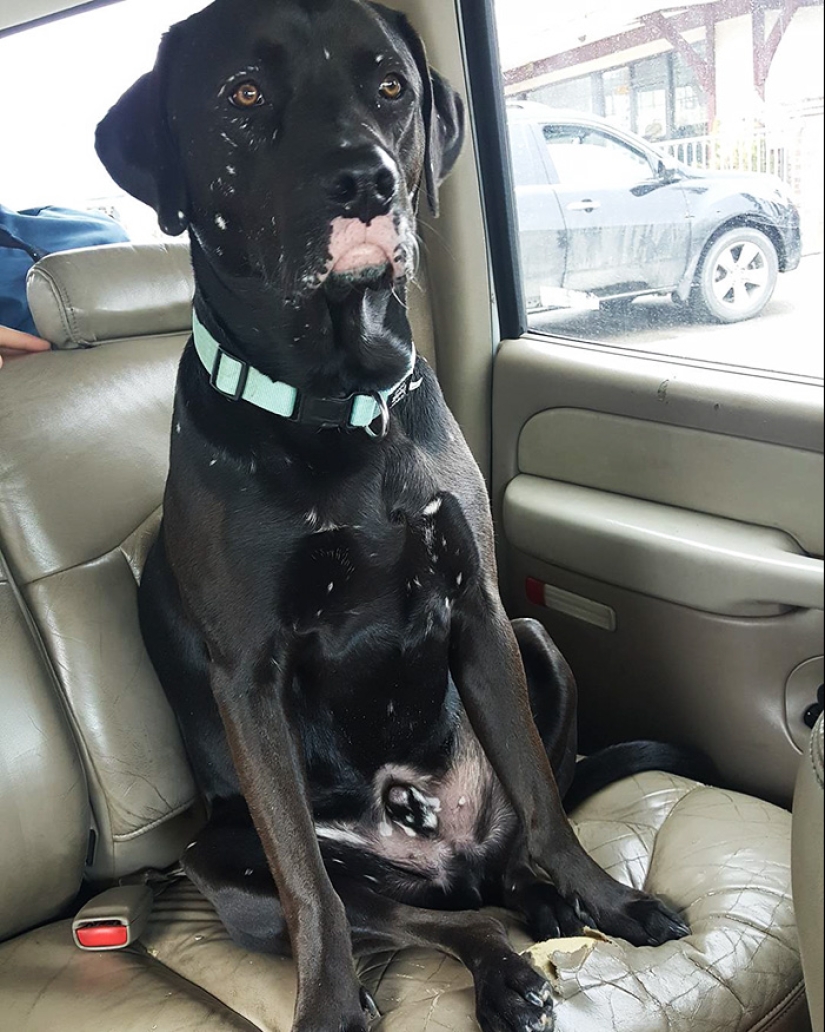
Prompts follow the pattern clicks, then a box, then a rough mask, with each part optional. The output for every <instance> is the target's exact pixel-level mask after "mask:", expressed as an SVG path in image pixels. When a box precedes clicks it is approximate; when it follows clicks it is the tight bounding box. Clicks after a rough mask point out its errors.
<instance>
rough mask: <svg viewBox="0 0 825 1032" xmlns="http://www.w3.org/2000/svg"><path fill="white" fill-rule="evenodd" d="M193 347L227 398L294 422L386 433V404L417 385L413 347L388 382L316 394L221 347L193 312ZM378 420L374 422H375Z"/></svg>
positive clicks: (389, 405)
mask: <svg viewBox="0 0 825 1032" xmlns="http://www.w3.org/2000/svg"><path fill="white" fill-rule="evenodd" d="M192 329H193V338H194V342H195V351H196V352H197V355H198V358H199V359H200V361H201V363H202V364H203V366H204V368H205V369H206V371H207V373H208V374H209V383H210V384H211V386H212V388H213V389H214V390H215V391H217V392H218V394H220V395H221V396H222V397H223V398H226V400H227V401H232V402H237V401H247V402H249V404H250V405H255V406H257V407H258V408H261V409H264V410H265V411H267V412H271V413H272V414H273V415H276V416H282V417H283V418H284V419H289V420H291V421H293V422H296V423H304V424H305V425H309V426H315V427H318V428H319V429H333V428H338V429H347V430H356V429H361V430H364V431H365V432H366V433H367V434H369V436H370V437H374V438H377V439H379V440H380V439H382V438H384V437H386V436H387V432H388V430H389V424H390V409H391V408H393V407H394V406H395V405H397V404H398V403H399V402H400V401H403V400H404V398H406V397H407V395H408V394H410V393H411V392H412V391H415V390H417V389H418V388H419V387H420V386H421V382H422V377H421V375H420V373H419V366H418V358H417V355H416V351H415V346H413V349H412V356H411V361H410V370H409V372H408V373H407V374H406V376H405V377H404V378H403V379H402V380H399V382H398V383H396V384H394V385H393V386H392V387H389V388H387V389H386V390H382V391H370V392H369V393H365V394H351V395H349V396H348V397H346V398H319V397H315V396H314V395H311V394H305V393H303V392H300V391H298V390H297V388H295V387H292V386H291V385H290V384H288V383H284V382H282V381H279V380H272V379H271V378H270V377H268V376H266V375H265V374H264V373H262V372H261V371H260V370H259V369H256V368H255V367H254V366H252V365H250V364H249V363H248V362H245V361H244V360H243V359H241V358H238V357H237V356H236V355H233V354H232V353H231V352H230V351H228V350H227V349H226V348H224V347H222V346H221V345H220V344H219V343H218V342H217V341H216V340H215V338H214V337H213V336H212V334H211V333H210V332H209V331H208V330H207V329H206V327H205V326H204V325H203V323H202V322H201V321H200V319H199V318H198V315H197V313H196V312H194V311H193V313H192ZM377 421H378V428H377V429H376V430H374V429H373V423H375V422H377Z"/></svg>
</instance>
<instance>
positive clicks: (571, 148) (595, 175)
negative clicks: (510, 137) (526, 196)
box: [542, 125, 651, 186]
mask: <svg viewBox="0 0 825 1032" xmlns="http://www.w3.org/2000/svg"><path fill="white" fill-rule="evenodd" d="M542 132H543V134H544V139H545V141H546V143H547V150H548V151H549V153H550V157H551V159H552V161H553V165H554V167H555V169H556V177H557V181H558V182H559V183H560V184H561V185H562V186H577V185H580V186H586V185H589V184H604V183H605V182H608V181H609V182H611V183H613V184H615V185H617V186H618V185H623V184H628V185H632V184H634V183H638V182H639V180H641V179H645V178H647V177H648V176H649V175H650V173H651V169H650V164H649V162H648V159H647V158H646V157H645V156H644V155H643V154H640V153H639V152H638V151H635V150H632V149H631V148H630V147H627V146H625V145H624V144H623V143H620V142H619V141H618V140H616V139H613V138H611V137H610V136H607V135H606V134H605V133H600V132H598V131H596V130H593V129H587V128H583V127H581V126H564V125H545V126H542Z"/></svg>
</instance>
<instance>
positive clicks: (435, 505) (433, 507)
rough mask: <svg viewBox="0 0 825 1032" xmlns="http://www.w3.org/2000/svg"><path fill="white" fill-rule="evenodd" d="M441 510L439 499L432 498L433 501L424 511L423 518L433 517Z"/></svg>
mask: <svg viewBox="0 0 825 1032" xmlns="http://www.w3.org/2000/svg"><path fill="white" fill-rule="evenodd" d="M440 508H441V499H440V498H433V500H432V501H431V502H430V503H429V505H427V506H426V507H425V509H424V515H425V516H435V514H436V513H437V512H438V510H439V509H440Z"/></svg>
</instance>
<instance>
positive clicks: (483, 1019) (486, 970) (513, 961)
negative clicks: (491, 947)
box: [475, 951, 555, 1032]
mask: <svg viewBox="0 0 825 1032" xmlns="http://www.w3.org/2000/svg"><path fill="white" fill-rule="evenodd" d="M475 987H476V1017H477V1018H478V1023H479V1025H480V1026H481V1028H482V1030H483V1032H552V1029H553V1028H554V1025H555V1022H554V1020H553V1002H552V994H551V990H550V985H549V983H548V982H547V980H546V979H545V978H544V977H543V976H542V975H541V974H540V973H539V972H538V971H537V970H536V969H535V968H534V967H533V965H532V964H530V963H529V961H527V960H525V959H524V957H520V956H519V955H518V954H517V953H510V954H505V955H504V956H502V955H501V953H500V952H498V951H496V953H495V956H494V957H492V958H491V959H490V960H488V961H487V962H485V963H484V964H483V965H482V966H481V967H480V968H479V969H478V970H477V971H476V972H475Z"/></svg>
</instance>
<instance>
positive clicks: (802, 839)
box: [792, 714, 825, 1032]
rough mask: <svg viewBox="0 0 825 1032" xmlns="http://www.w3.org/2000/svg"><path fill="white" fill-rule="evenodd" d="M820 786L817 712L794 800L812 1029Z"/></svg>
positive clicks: (818, 1022) (821, 1021)
mask: <svg viewBox="0 0 825 1032" xmlns="http://www.w3.org/2000/svg"><path fill="white" fill-rule="evenodd" d="M823 786H825V723H823V717H822V715H821V714H820V717H819V720H817V722H816V724H815V725H814V729H813V733H812V734H811V741H810V746H809V748H808V751H807V753H806V754H805V755H804V756H803V758H802V764H801V765H800V768H799V778H798V779H797V783H796V792H795V793H794V801H793V836H792V841H793V896H794V902H795V903H796V914H797V923H798V925H799V946H800V949H801V951H802V969H803V971H804V972H805V986H806V991H807V996H808V1005H809V1007H810V1009H811V1020H812V1023H813V1028H814V1032H822V1030H823V1027H825V999H823V997H824V996H825V990H823V977H825V976H823V966H825V963H824V961H825V958H824V957H823V937H825V931H824V930H823V911H825V900H823V865H824V864H825V846H824V845H823Z"/></svg>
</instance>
